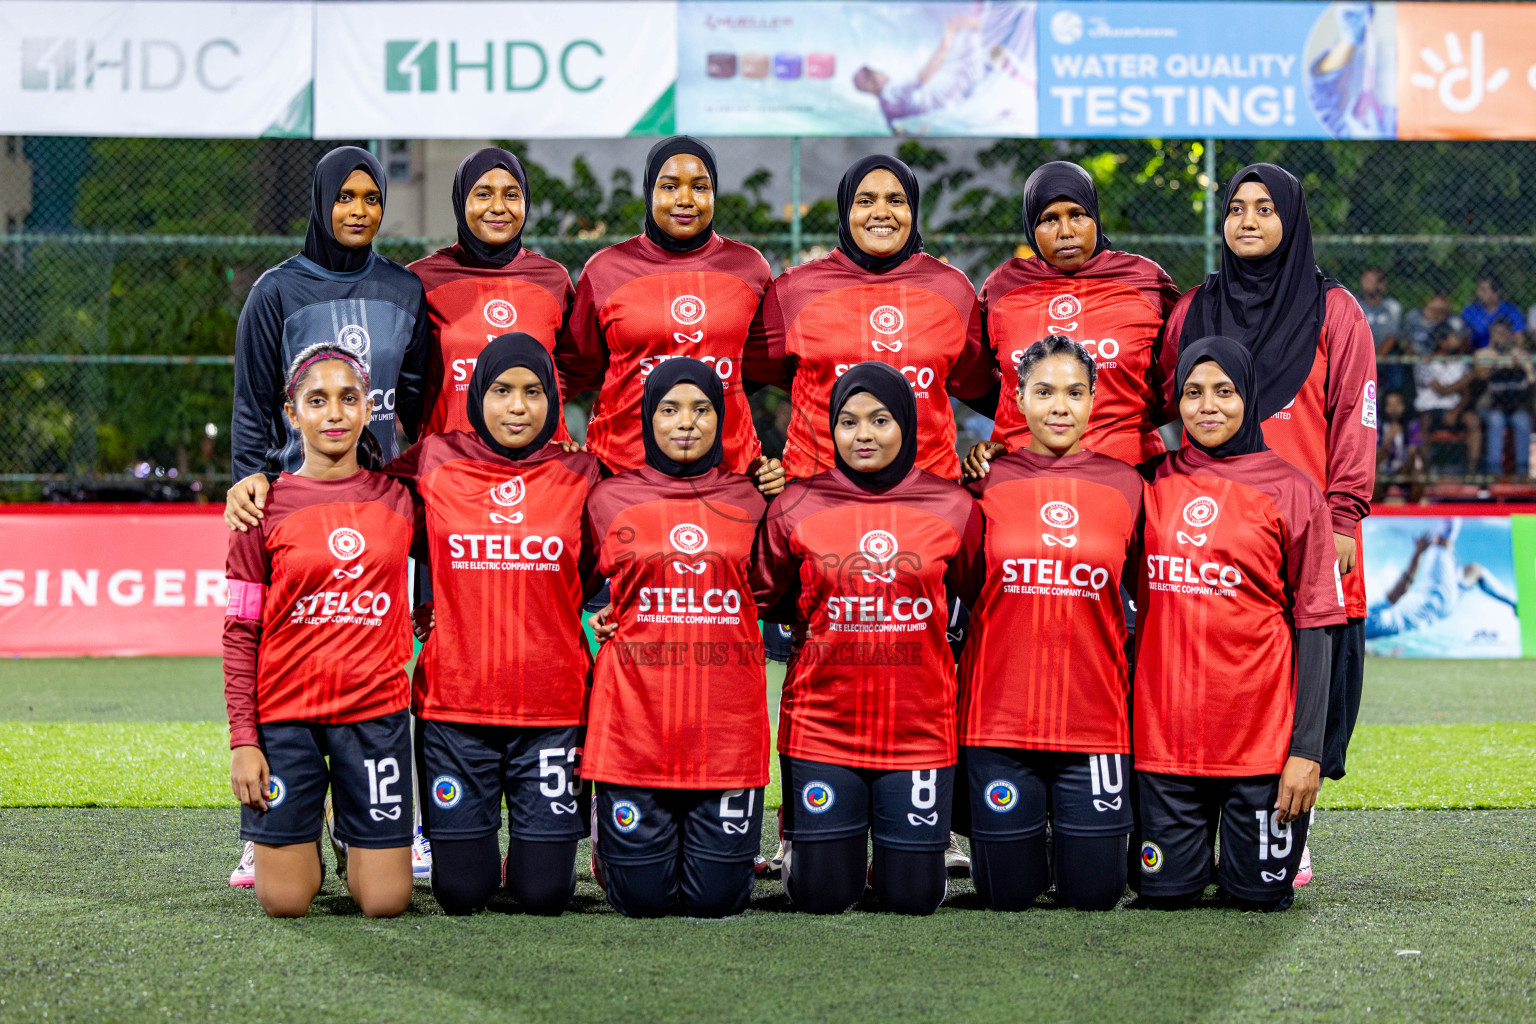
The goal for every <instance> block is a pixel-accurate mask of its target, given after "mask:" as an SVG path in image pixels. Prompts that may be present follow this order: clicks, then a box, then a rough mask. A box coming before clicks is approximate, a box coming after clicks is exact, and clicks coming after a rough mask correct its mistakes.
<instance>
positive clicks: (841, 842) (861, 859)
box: [784, 835, 868, 914]
mask: <svg viewBox="0 0 1536 1024" xmlns="http://www.w3.org/2000/svg"><path fill="white" fill-rule="evenodd" d="M864 842H865V839H864V837H863V836H862V835H859V836H854V837H852V838H850V839H830V840H823V841H814V842H813V841H806V840H796V841H795V844H794V847H793V849H792V850H791V852H790V859H789V861H788V862H787V863H786V865H785V874H784V891H785V892H786V893H788V894H789V898H790V900H791V901H792V902H793V903H794V904H795V909H797V910H801V911H803V912H805V913H807V914H841V913H842V912H843V911H845V910H847V909H848V908H850V907H852V906H853V905H854V904H855V903H857V902H858V901H859V897H860V896H862V895H864V887H865V884H866V875H865V872H866V870H867V868H868V862H867V861H866V859H865V856H864Z"/></svg>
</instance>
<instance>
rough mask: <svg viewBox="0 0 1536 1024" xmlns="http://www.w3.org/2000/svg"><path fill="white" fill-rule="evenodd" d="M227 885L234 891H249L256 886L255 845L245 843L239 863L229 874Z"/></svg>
mask: <svg viewBox="0 0 1536 1024" xmlns="http://www.w3.org/2000/svg"><path fill="white" fill-rule="evenodd" d="M229 884H230V885H232V886H234V887H235V888H236V889H250V888H252V887H254V886H255V885H256V844H255V843H251V842H247V843H246V844H245V851H244V852H243V853H241V854H240V863H239V864H237V865H235V870H233V871H231V872H230V873H229Z"/></svg>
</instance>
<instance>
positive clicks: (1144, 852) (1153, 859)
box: [1141, 839, 1163, 875]
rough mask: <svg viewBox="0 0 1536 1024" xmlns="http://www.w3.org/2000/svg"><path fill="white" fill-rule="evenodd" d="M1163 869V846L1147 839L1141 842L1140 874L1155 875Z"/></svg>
mask: <svg viewBox="0 0 1536 1024" xmlns="http://www.w3.org/2000/svg"><path fill="white" fill-rule="evenodd" d="M1161 870H1163V848H1162V847H1160V846H1158V845H1157V844H1156V843H1154V842H1153V841H1152V840H1150V839H1148V840H1147V841H1146V842H1144V843H1142V844H1141V871H1142V874H1146V875H1155V874H1157V873H1158V872H1159V871H1161Z"/></svg>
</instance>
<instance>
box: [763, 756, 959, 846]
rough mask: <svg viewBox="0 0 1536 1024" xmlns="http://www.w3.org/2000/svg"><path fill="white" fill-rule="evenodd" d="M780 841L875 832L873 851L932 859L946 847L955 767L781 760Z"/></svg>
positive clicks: (947, 844) (844, 837) (841, 836)
mask: <svg viewBox="0 0 1536 1024" xmlns="http://www.w3.org/2000/svg"><path fill="white" fill-rule="evenodd" d="M779 769H780V778H781V779H783V782H784V838H785V839H795V840H803V841H806V842H816V841H818V840H823V841H824V840H828V839H850V838H852V837H853V836H858V835H864V834H865V833H867V832H871V831H872V832H873V833H874V837H875V845H876V846H884V847H887V848H889V849H892V850H912V851H914V852H917V853H932V852H934V851H937V850H943V849H946V848H947V847H948V846H949V817H950V807H951V804H952V803H953V801H954V794H955V766H954V765H948V766H947V767H944V768H927V769H922V770H918V771H911V770H907V769H899V770H896V771H884V770H877V769H873V768H846V767H844V766H842V765H836V764H825V763H823V762H821V761H802V760H801V759H800V758H797V757H786V756H784V755H782V754H781V755H779Z"/></svg>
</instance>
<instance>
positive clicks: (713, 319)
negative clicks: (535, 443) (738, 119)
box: [560, 235, 772, 473]
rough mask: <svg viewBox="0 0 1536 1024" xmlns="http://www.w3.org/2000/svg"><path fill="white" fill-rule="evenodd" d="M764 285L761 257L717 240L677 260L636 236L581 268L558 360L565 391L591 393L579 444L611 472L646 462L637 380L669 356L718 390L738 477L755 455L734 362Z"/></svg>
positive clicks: (641, 390) (641, 383) (728, 464)
mask: <svg viewBox="0 0 1536 1024" xmlns="http://www.w3.org/2000/svg"><path fill="white" fill-rule="evenodd" d="M771 279H772V275H771V274H770V273H769V271H768V261H767V260H765V259H763V255H762V253H760V252H758V251H757V250H756V249H754V248H752V247H751V246H750V245H747V244H745V243H743V242H736V241H732V240H731V239H729V238H724V237H722V236H720V235H715V236H714V237H713V238H712V239H710V240H709V241H708V242H706V243H705V244H704V245H703V246H701V247H700V248H699V249H697V250H696V251H694V252H686V253H674V252H667V251H666V250H665V249H663V248H662V247H661V246H659V245H657V244H656V243H655V242H652V241H651V240H650V239H649V238H646V237H645V236H644V235H636V236H635V237H634V238H631V239H628V240H626V241H623V242H620V243H619V244H618V245H612V246H609V247H608V248H606V249H604V250H602V251H601V252H599V253H597V254H596V255H594V256H593V257H592V258H591V259H590V260H588V261H587V265H586V267H585V269H583V270H582V272H581V280H580V281H579V282H578V283H577V285H576V302H575V306H574V308H573V309H572V312H571V321H570V326H569V327H568V328H567V330H566V332H565V334H564V336H563V338H562V342H561V348H560V355H561V363H562V365H563V366H566V367H568V368H569V369H568V371H567V372H568V373H569V374H570V386H571V388H572V389H573V390H572V393H573V394H574V393H575V391H576V390H580V389H583V388H593V387H598V388H599V391H598V395H597V402H596V404H595V405H593V406H592V421H591V422H590V423H589V424H588V425H587V445H588V447H590V448H591V449H592V451H593V452H594V453H596V455H597V457H598V458H600V459H602V460H603V462H604V463H606V464H607V466H608V467H609V468H610V469H612V470H614V471H615V472H620V471H623V470H627V469H637V468H639V467H640V466H643V465H645V444H644V442H643V441H642V440H641V434H640V431H641V423H640V403H641V399H642V397H643V396H644V394H645V378H646V377H648V376H650V373H651V371H652V370H653V369H655V368H656V366H657V365H658V364H659V363H661V362H663V361H665V360H667V359H671V358H673V357H674V356H691V357H693V358H694V359H698V360H700V361H701V362H705V363H708V364H709V365H710V366H712V367H713V368H714V370H715V373H716V374H718V375H719V377H720V380H721V382H722V383H723V384H724V385H725V405H726V409H725V434H724V437H723V443H724V445H725V463H724V465H725V468H726V469H728V470H730V471H732V472H734V473H745V472H746V471H747V467H748V466H750V465H751V464H752V460H754V459H756V458H757V457H758V456H759V455H761V454H762V450H763V449H762V445H761V444H759V443H758V440H757V427H756V426H754V425H753V423H752V409H751V407H750V406H749V405H748V404H747V394H746V392H745V391H744V390H742V386H741V361H742V349H743V347H744V346H745V345H746V341H747V331H748V330H749V329H750V328H751V326H752V318H753V317H754V316H755V315H756V314H757V307H758V305H759V304H760V303H761V302H762V299H763V292H764V291H766V290H767V288H768V282H769V281H770V280H771Z"/></svg>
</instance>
